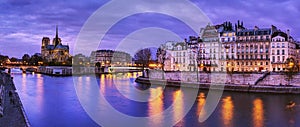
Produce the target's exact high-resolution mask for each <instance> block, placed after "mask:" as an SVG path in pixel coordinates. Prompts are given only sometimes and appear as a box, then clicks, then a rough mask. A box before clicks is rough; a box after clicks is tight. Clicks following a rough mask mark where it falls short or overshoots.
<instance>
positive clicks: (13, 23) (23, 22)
mask: <svg viewBox="0 0 300 127" xmlns="http://www.w3.org/2000/svg"><path fill="white" fill-rule="evenodd" d="M107 2H108V0H77V1H76V2H74V1H72V0H64V1H61V0H42V1H40V0H1V1H0V9H1V11H0V19H1V26H0V53H1V55H8V56H10V57H18V58H21V57H22V56H23V54H25V53H28V54H30V55H33V54H34V53H39V52H40V47H41V40H42V38H43V37H45V36H46V37H50V38H51V41H52V39H53V38H54V36H55V26H56V25H58V26H59V36H60V38H61V39H62V43H63V44H69V45H70V49H71V54H73V53H72V48H73V47H74V43H75V40H76V37H77V35H78V33H79V31H80V29H81V27H82V26H83V24H84V23H85V21H86V20H87V19H88V17H89V16H90V15H92V14H93V12H94V11H96V10H97V9H98V8H100V7H101V6H102V5H104V4H105V3H107ZM191 2H193V3H194V4H195V5H197V6H198V7H199V8H200V9H202V11H203V12H204V13H205V14H206V15H207V16H208V17H209V18H210V20H211V21H212V23H213V24H221V23H223V22H225V21H231V22H233V23H236V22H237V20H241V21H244V25H245V26H246V27H247V28H254V26H258V27H260V28H265V27H270V26H271V25H275V26H277V28H279V29H281V30H282V31H286V30H287V29H290V30H291V35H292V36H293V37H294V38H295V39H296V40H300V23H299V21H300V19H298V17H300V1H297V0H287V1H281V0H264V1H258V0H191ZM132 4H134V3H132ZM152 4H153V6H160V5H161V4H160V3H152ZM175 5H180V3H175ZM174 9H178V8H176V6H175V7H174ZM180 9H184V8H180ZM111 14H114V15H117V14H116V13H114V12H111ZM187 16H189V17H191V18H193V14H187ZM140 17H143V15H142V16H140ZM170 20H172V19H170ZM139 23H140V24H139ZM139 23H137V24H136V25H138V26H139V25H140V26H142V25H141V24H145V23H146V24H147V23H148V24H151V23H153V22H151V20H150V21H148V22H139ZM125 28H126V27H125ZM179 29H180V28H179ZM197 29H199V30H200V28H197ZM197 32H199V31H197ZM182 36H186V37H188V34H187V33H185V32H184V30H183V32H182ZM115 37H118V35H115ZM161 41H162V42H161V43H164V41H172V40H170V38H167V37H166V38H163V37H162V38H161ZM106 46H107V47H105V46H104V47H100V48H113V47H112V46H111V45H106ZM73 55H74V54H73Z"/></svg>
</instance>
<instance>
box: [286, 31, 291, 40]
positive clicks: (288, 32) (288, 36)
mask: <svg viewBox="0 0 300 127" xmlns="http://www.w3.org/2000/svg"><path fill="white" fill-rule="evenodd" d="M286 34H287V40H290V34H291V33H290V30H289V29H288V30H287V31H286Z"/></svg>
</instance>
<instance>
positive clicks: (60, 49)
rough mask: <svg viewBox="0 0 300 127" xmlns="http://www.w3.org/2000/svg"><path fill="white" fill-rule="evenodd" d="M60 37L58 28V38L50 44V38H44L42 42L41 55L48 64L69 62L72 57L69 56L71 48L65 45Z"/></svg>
mask: <svg viewBox="0 0 300 127" xmlns="http://www.w3.org/2000/svg"><path fill="white" fill-rule="evenodd" d="M61 42H62V41H61V39H60V38H59V37H58V27H56V36H55V38H54V39H53V42H52V44H50V38H49V37H44V38H43V40H42V47H41V54H42V57H43V59H45V60H46V62H60V63H64V62H67V61H68V59H69V58H70V57H71V56H70V54H69V46H68V45H63V44H62V43H61Z"/></svg>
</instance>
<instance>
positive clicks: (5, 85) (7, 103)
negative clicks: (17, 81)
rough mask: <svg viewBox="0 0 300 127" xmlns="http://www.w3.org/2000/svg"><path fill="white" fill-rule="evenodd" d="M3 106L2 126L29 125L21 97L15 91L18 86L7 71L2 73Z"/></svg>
mask: <svg viewBox="0 0 300 127" xmlns="http://www.w3.org/2000/svg"><path fill="white" fill-rule="evenodd" d="M0 86H2V87H1V88H2V89H1V91H2V92H1V94H0V95H1V97H0V98H1V99H0V100H1V106H0V109H2V112H1V111H0V127H29V126H30V125H29V122H28V120H27V118H26V115H25V112H24V109H23V106H22V103H21V101H20V97H19V95H18V94H17V92H15V90H16V88H15V86H14V83H13V81H12V79H11V77H10V75H8V74H6V73H0Z"/></svg>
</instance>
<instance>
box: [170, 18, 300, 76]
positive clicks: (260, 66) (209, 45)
mask: <svg viewBox="0 0 300 127" xmlns="http://www.w3.org/2000/svg"><path fill="white" fill-rule="evenodd" d="M185 43H186V44H185ZM185 43H183V42H181V43H166V44H164V46H165V47H166V49H167V50H168V52H170V53H169V54H171V55H172V59H170V63H171V64H170V67H169V69H168V70H171V71H175V70H180V71H193V70H195V69H196V68H198V70H199V71H217V72H225V71H227V72H228V71H231V72H265V71H284V70H285V68H286V66H287V65H286V60H287V59H288V58H293V59H295V60H296V62H297V63H298V65H300V63H299V61H300V55H299V53H300V49H299V48H300V46H299V44H298V43H296V41H295V40H294V39H293V38H292V37H291V36H290V31H289V30H287V32H283V31H281V30H279V29H277V27H275V26H273V25H271V27H269V28H259V27H257V26H255V27H254V28H253V29H247V28H245V27H244V25H243V22H240V21H238V23H237V24H235V26H233V25H232V23H231V22H225V23H223V24H221V25H210V24H208V25H207V26H206V27H205V28H202V29H201V31H200V35H199V37H190V38H189V40H188V41H187V40H185ZM167 47H169V48H167ZM195 65H196V66H195ZM176 67H178V68H176ZM195 67H196V68H195ZM165 68H168V66H166V67H165Z"/></svg>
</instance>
